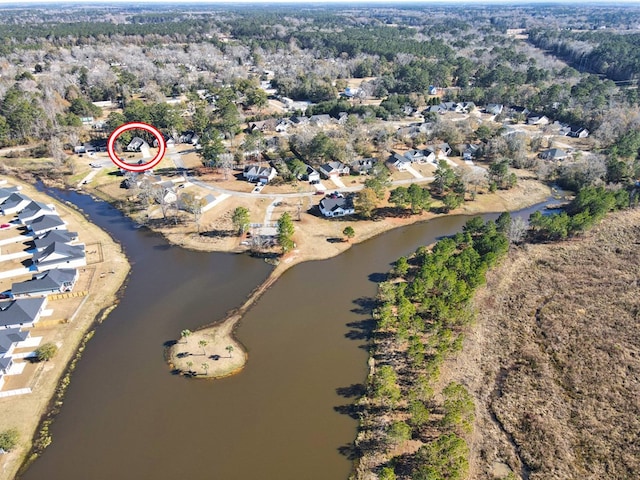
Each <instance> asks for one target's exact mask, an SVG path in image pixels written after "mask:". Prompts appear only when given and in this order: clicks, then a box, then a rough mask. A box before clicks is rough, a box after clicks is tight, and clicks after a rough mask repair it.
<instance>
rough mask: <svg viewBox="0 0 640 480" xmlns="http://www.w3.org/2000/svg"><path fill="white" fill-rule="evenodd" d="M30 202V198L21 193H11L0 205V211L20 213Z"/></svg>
mask: <svg viewBox="0 0 640 480" xmlns="http://www.w3.org/2000/svg"><path fill="white" fill-rule="evenodd" d="M30 203H31V199H30V198H29V197H27V196H26V195H24V194H22V193H12V194H11V195H9V197H7V198H6V199H5V201H4V202H2V204H1V205H0V212H2V214H3V215H13V214H14V213H20V212H21V211H22V209H24V208H25V207H26V206H27V205H29V204H30Z"/></svg>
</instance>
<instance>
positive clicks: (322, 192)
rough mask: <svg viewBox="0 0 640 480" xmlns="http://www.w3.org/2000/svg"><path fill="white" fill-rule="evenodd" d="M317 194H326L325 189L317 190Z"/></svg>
mask: <svg viewBox="0 0 640 480" xmlns="http://www.w3.org/2000/svg"><path fill="white" fill-rule="evenodd" d="M316 195H324V191H323V190H318V191H317V192H316Z"/></svg>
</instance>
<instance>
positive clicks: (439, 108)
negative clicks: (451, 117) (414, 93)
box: [425, 103, 447, 113]
mask: <svg viewBox="0 0 640 480" xmlns="http://www.w3.org/2000/svg"><path fill="white" fill-rule="evenodd" d="M446 111H447V107H445V106H444V105H443V104H442V103H441V104H440V105H430V106H429V107H427V109H426V110H425V113H444V112H446Z"/></svg>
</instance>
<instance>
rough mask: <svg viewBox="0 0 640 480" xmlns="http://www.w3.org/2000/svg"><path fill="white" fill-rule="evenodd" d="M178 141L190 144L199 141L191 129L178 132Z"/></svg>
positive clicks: (195, 143)
mask: <svg viewBox="0 0 640 480" xmlns="http://www.w3.org/2000/svg"><path fill="white" fill-rule="evenodd" d="M179 140H180V143H189V144H191V145H197V144H198V142H199V141H200V137H199V136H198V134H197V133H196V132H194V131H193V130H187V131H186V132H182V133H181V134H180V138H179Z"/></svg>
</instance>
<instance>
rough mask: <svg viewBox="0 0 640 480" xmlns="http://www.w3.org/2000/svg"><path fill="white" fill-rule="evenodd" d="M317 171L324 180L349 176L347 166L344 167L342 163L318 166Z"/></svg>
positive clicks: (335, 162) (334, 162)
mask: <svg viewBox="0 0 640 480" xmlns="http://www.w3.org/2000/svg"><path fill="white" fill-rule="evenodd" d="M319 170H320V174H322V175H323V176H324V177H326V178H330V177H335V176H339V175H349V173H350V171H351V169H350V168H349V166H348V165H345V164H344V163H342V162H337V161H333V162H329V163H325V164H324V165H321V166H320V168H319Z"/></svg>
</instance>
